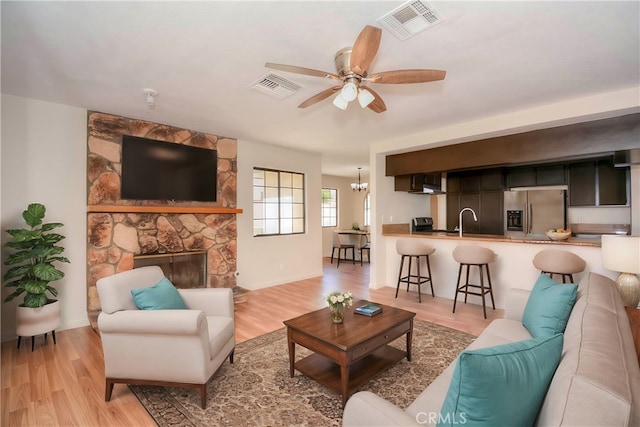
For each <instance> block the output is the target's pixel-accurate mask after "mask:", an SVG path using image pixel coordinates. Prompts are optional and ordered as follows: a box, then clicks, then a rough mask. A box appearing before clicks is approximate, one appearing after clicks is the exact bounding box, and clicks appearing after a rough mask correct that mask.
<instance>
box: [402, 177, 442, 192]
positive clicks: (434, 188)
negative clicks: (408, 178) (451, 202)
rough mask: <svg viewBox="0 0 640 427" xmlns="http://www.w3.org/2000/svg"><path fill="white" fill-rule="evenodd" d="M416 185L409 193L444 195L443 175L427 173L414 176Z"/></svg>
mask: <svg viewBox="0 0 640 427" xmlns="http://www.w3.org/2000/svg"><path fill="white" fill-rule="evenodd" d="M414 180H415V181H414V183H413V185H412V189H411V190H410V191H409V193H412V194H425V195H431V194H444V191H442V174H440V173H427V174H418V175H414Z"/></svg>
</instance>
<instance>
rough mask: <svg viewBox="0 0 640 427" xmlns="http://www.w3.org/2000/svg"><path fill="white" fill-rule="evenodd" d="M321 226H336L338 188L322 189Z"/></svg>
mask: <svg viewBox="0 0 640 427" xmlns="http://www.w3.org/2000/svg"><path fill="white" fill-rule="evenodd" d="M322 226H323V227H337V226H338V190H336V189H335V188H323V189H322Z"/></svg>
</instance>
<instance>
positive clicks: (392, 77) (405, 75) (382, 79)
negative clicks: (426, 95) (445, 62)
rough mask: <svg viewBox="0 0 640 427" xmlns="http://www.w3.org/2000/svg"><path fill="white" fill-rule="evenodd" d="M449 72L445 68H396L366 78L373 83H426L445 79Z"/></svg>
mask: <svg viewBox="0 0 640 427" xmlns="http://www.w3.org/2000/svg"><path fill="white" fill-rule="evenodd" d="M446 74H447V72H446V71H443V70H396V71H383V72H382V73H376V74H374V75H371V76H369V77H367V78H366V80H367V81H369V82H371V83H391V84H404V83H426V82H434V81H436V80H443V79H444V77H445V76H446Z"/></svg>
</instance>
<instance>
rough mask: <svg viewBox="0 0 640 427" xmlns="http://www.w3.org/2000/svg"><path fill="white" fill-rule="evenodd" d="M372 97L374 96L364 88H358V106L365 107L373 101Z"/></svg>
mask: <svg viewBox="0 0 640 427" xmlns="http://www.w3.org/2000/svg"><path fill="white" fill-rule="evenodd" d="M374 99H376V98H375V97H374V96H373V94H372V93H371V92H369V91H368V90H367V89H365V88H362V89H360V93H359V94H358V102H359V103H360V106H361V107H362V108H366V107H367V106H368V105H369V104H371V103H372V102H373V100H374Z"/></svg>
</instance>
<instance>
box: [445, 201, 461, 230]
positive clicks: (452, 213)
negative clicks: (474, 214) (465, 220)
mask: <svg viewBox="0 0 640 427" xmlns="http://www.w3.org/2000/svg"><path fill="white" fill-rule="evenodd" d="M460 209H461V208H460V193H450V192H447V230H453V228H454V227H456V226H457V225H458V213H459V212H460Z"/></svg>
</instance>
